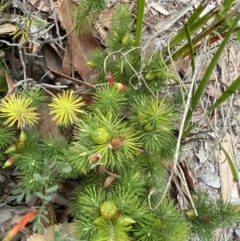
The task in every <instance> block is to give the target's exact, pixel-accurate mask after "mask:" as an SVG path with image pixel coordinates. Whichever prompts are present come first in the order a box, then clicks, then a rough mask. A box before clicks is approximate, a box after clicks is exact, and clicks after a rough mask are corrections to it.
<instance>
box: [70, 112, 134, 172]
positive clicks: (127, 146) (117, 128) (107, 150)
mask: <svg viewBox="0 0 240 241" xmlns="http://www.w3.org/2000/svg"><path fill="white" fill-rule="evenodd" d="M99 128H102V129H104V130H106V131H107V132H108V134H109V138H108V141H107V142H106V143H102V144H96V142H95V141H94V140H93V138H92V136H93V133H94V131H96V130H97V129H99ZM117 141H118V143H119V145H120V146H115V144H114V143H115V142H117ZM73 145H74V147H73V148H71V147H70V150H69V152H68V154H67V157H68V159H69V161H70V163H71V164H72V165H73V168H78V170H79V171H80V173H82V172H83V173H84V172H86V171H87V170H89V169H90V168H93V167H94V166H95V165H96V163H97V164H101V165H104V166H106V167H107V168H109V169H110V170H113V169H115V168H117V169H122V168H124V167H126V166H127V165H128V164H129V163H130V162H132V161H133V159H134V156H135V151H137V150H138V149H139V142H138V137H137V133H136V132H135V131H134V129H133V128H132V127H129V126H127V125H126V123H124V122H123V121H121V119H120V118H118V117H113V116H112V114H111V112H109V114H108V115H106V116H104V115H103V114H102V113H101V112H100V111H99V110H98V109H96V110H95V111H94V112H93V113H92V114H89V115H88V116H86V117H85V118H82V119H81V120H80V121H79V124H78V125H77V134H76V140H75V141H74V143H73ZM76 147H77V148H76ZM96 154H97V155H99V158H98V160H95V161H96V162H92V161H91V158H92V157H93V156H94V155H96Z"/></svg>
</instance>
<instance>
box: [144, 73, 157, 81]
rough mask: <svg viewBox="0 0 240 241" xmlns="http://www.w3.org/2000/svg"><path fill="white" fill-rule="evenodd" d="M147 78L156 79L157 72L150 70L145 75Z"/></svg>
mask: <svg viewBox="0 0 240 241" xmlns="http://www.w3.org/2000/svg"><path fill="white" fill-rule="evenodd" d="M145 79H146V80H154V79H155V74H153V72H148V73H147V74H146V76H145Z"/></svg>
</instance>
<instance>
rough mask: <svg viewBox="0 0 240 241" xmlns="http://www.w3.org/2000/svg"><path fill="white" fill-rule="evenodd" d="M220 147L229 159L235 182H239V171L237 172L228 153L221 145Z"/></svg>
mask: <svg viewBox="0 0 240 241" xmlns="http://www.w3.org/2000/svg"><path fill="white" fill-rule="evenodd" d="M219 145H220V147H221V148H222V150H223V152H224V155H225V157H226V159H227V162H228V165H229V167H230V169H231V172H232V175H233V180H234V181H237V182H239V177H238V171H237V169H236V167H235V165H234V163H233V161H232V159H231V157H230V156H229V155H228V153H227V151H226V150H225V149H224V148H223V146H222V145H221V144H219Z"/></svg>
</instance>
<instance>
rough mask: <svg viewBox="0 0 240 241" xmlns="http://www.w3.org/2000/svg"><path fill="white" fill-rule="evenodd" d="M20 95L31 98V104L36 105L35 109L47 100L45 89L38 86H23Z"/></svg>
mask: <svg viewBox="0 0 240 241" xmlns="http://www.w3.org/2000/svg"><path fill="white" fill-rule="evenodd" d="M21 95H23V96H25V97H26V98H28V99H31V100H32V102H31V106H32V107H36V108H37V109H39V108H41V107H42V106H43V105H44V103H45V102H46V101H47V95H46V93H45V91H44V90H43V89H42V88H40V87H38V88H33V87H32V88H30V89H27V88H23V89H22V91H21Z"/></svg>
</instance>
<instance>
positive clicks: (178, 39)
mask: <svg viewBox="0 0 240 241" xmlns="http://www.w3.org/2000/svg"><path fill="white" fill-rule="evenodd" d="M218 11H219V10H218V9H213V10H212V11H210V12H209V13H207V14H205V15H204V16H203V17H201V18H199V19H198V20H197V21H196V22H194V23H190V21H188V24H189V29H190V32H191V33H194V32H195V31H197V30H199V29H200V28H201V27H202V26H203V25H204V24H206V23H207V22H208V21H209V20H210V19H212V18H213V17H215V16H216V15H217V14H218ZM185 38H186V34H185V30H184V29H182V30H180V32H179V33H178V34H177V35H176V36H175V37H174V38H173V39H172V40H171V41H170V43H169V46H166V47H165V48H163V50H162V54H166V53H167V52H168V49H169V48H170V49H171V48H173V47H175V46H176V45H177V44H179V43H180V42H181V41H182V40H184V39H185Z"/></svg>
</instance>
